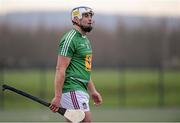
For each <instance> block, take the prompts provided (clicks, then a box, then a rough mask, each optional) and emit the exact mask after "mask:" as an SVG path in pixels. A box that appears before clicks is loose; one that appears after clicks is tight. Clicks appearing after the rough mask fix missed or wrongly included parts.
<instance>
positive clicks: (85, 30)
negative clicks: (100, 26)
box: [79, 24, 93, 32]
mask: <svg viewBox="0 0 180 123" xmlns="http://www.w3.org/2000/svg"><path fill="white" fill-rule="evenodd" d="M79 26H80V28H81V29H82V31H84V32H91V30H92V29H93V26H92V25H90V26H83V25H82V24H80V25H79Z"/></svg>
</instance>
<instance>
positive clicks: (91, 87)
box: [88, 78, 102, 105]
mask: <svg viewBox="0 0 180 123" xmlns="http://www.w3.org/2000/svg"><path fill="white" fill-rule="evenodd" d="M88 90H89V94H90V95H91V97H92V99H93V101H94V104H95V105H100V104H101V103H102V97H101V94H100V93H99V92H98V91H97V90H96V88H95V85H94V83H93V81H92V79H91V78H90V80H89V82H88Z"/></svg>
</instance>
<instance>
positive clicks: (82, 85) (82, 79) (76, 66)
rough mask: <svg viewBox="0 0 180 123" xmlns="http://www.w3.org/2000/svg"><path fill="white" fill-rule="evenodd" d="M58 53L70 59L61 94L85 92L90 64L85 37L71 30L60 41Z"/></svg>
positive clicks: (90, 54)
mask: <svg viewBox="0 0 180 123" xmlns="http://www.w3.org/2000/svg"><path fill="white" fill-rule="evenodd" d="M58 53H59V55H61V56H66V57H70V58H71V62H70V64H69V66H68V67H67V69H66V76H65V81H64V86H63V93H65V92H69V91H72V90H82V91H85V92H87V85H88V82H89V80H90V74H91V64H92V49H91V45H90V42H89V40H88V39H87V37H86V36H83V35H81V33H80V32H78V31H77V30H75V29H72V30H71V31H69V32H68V33H66V34H65V35H64V36H63V37H62V39H61V40H60V44H59V51H58ZM60 62H61V61H60Z"/></svg>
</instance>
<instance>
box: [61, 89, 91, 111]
mask: <svg viewBox="0 0 180 123" xmlns="http://www.w3.org/2000/svg"><path fill="white" fill-rule="evenodd" d="M60 103H61V106H62V107H63V108H66V109H81V110H83V111H89V110H90V109H89V95H88V94H87V93H85V92H83V91H70V92H67V93H63V94H62V97H61V102H60Z"/></svg>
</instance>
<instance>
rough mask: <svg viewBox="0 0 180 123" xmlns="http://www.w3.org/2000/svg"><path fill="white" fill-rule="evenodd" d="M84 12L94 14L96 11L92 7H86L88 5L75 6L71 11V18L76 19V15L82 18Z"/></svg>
mask: <svg viewBox="0 0 180 123" xmlns="http://www.w3.org/2000/svg"><path fill="white" fill-rule="evenodd" d="M84 13H91V14H92V15H94V12H93V10H92V9H91V8H89V7H86V6H80V7H77V8H74V9H73V10H72V12H71V20H72V21H73V20H74V17H78V18H79V19H82V15H83V14H84Z"/></svg>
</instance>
